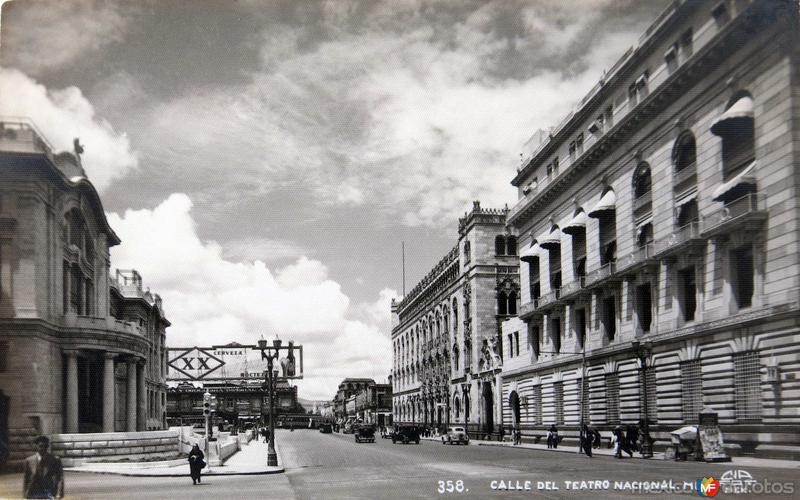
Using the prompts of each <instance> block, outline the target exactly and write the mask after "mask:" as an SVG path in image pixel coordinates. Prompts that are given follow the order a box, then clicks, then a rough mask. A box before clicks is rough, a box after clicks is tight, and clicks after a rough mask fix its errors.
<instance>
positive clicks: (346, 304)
mask: <svg viewBox="0 0 800 500" xmlns="http://www.w3.org/2000/svg"><path fill="white" fill-rule="evenodd" d="M191 210H192V201H191V200H190V198H189V197H188V196H186V195H184V194H173V195H171V196H170V197H169V198H168V199H167V200H165V201H164V202H162V203H161V204H160V205H158V206H157V207H155V208H153V209H142V210H127V211H126V212H125V213H124V214H121V215H120V214H116V213H110V214H108V218H109V222H110V223H111V225H112V227H113V228H114V230H115V231H116V232H117V234H118V235H119V236H120V237H121V239H122V244H121V245H119V246H117V247H114V248H112V251H111V258H112V265H113V266H114V267H115V268H118V269H127V268H135V269H137V270H138V271H139V272H140V273H141V274H142V276H143V279H144V281H145V284H146V286H148V287H150V288H151V289H152V290H153V291H154V292H156V293H159V294H160V295H161V296H162V298H163V299H164V307H165V310H166V312H167V316H168V318H169V320H170V321H171V322H172V326H171V327H170V328H169V330H168V331H167V338H168V345H173V346H191V345H200V346H203V345H219V344H225V343H228V342H232V341H237V342H240V343H251V344H252V343H255V342H256V341H257V340H258V339H259V338H260V337H261V336H262V335H263V336H264V337H265V338H272V337H274V336H275V335H279V336H280V338H282V339H286V340H288V339H293V340H294V341H295V342H296V343H297V344H303V345H304V361H305V370H306V374H307V377H306V380H304V381H303V382H302V387H301V390H302V391H303V397H310V398H325V399H327V398H330V397H332V395H333V392H335V389H336V386H337V384H338V383H339V382H340V381H341V379H342V378H344V377H348V376H375V377H378V378H383V377H385V376H386V375H388V371H389V369H390V368H391V351H390V341H389V335H390V324H389V301H390V300H391V298H392V297H396V292H393V291H391V290H383V291H382V292H381V293H380V296H379V297H378V298H377V299H376V301H375V302H374V303H370V304H356V305H351V303H350V300H349V298H348V297H347V296H346V295H345V294H344V293H343V292H342V289H341V287H340V286H339V284H338V283H336V282H334V281H332V280H331V279H330V278H329V277H328V275H327V268H326V267H325V265H324V264H323V263H321V262H319V261H317V260H313V259H309V258H307V257H305V256H301V257H299V258H298V259H297V260H296V261H295V262H294V263H293V264H290V265H288V266H285V267H282V268H280V269H277V270H274V271H273V270H270V269H269V268H267V266H266V265H265V264H264V262H262V261H259V260H255V261H245V262H233V261H230V260H227V259H226V258H225V257H224V256H223V255H224V254H223V249H222V247H221V246H220V245H218V244H217V243H215V242H210V241H202V240H201V239H200V238H199V236H198V235H197V231H196V224H195V222H194V219H193V218H192V213H191ZM159 242H169V244H168V245H166V244H159ZM332 357H335V358H336V359H337V361H342V363H337V364H336V366H335V367H333V366H331V363H330V361H331V359H332Z"/></svg>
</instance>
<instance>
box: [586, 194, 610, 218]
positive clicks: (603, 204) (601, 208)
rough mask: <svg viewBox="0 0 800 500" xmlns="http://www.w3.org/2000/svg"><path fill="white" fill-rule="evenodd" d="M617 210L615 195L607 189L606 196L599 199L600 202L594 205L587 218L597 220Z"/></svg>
mask: <svg viewBox="0 0 800 500" xmlns="http://www.w3.org/2000/svg"><path fill="white" fill-rule="evenodd" d="M616 209H617V195H616V194H614V191H613V190H611V189H609V190H608V192H606V194H604V195H603V197H602V198H600V201H599V202H598V203H597V205H595V207H594V208H593V209H592V211H591V212H589V217H594V218H599V217H600V216H602V215H603V214H605V213H608V212H613V211H614V210H616Z"/></svg>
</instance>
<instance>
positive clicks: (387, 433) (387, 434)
mask: <svg viewBox="0 0 800 500" xmlns="http://www.w3.org/2000/svg"><path fill="white" fill-rule="evenodd" d="M393 433H394V427H392V426H387V427H384V428H383V429H381V437H382V438H383V439H391V437H392V434H393Z"/></svg>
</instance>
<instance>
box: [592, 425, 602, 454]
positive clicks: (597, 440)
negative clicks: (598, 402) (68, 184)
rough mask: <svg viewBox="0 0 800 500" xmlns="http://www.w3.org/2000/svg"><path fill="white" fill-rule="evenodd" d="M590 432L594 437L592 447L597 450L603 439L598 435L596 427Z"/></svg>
mask: <svg viewBox="0 0 800 500" xmlns="http://www.w3.org/2000/svg"><path fill="white" fill-rule="evenodd" d="M591 430H592V433H593V435H594V443H593V444H594V447H595V448H597V449H598V450H599V449H600V446H602V444H603V437H602V436H601V435H600V431H598V430H597V427H592V428H591Z"/></svg>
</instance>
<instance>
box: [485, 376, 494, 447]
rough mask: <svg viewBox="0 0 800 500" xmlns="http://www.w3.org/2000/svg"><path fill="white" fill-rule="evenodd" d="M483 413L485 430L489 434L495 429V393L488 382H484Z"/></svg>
mask: <svg viewBox="0 0 800 500" xmlns="http://www.w3.org/2000/svg"><path fill="white" fill-rule="evenodd" d="M483 414H484V419H483V424H484V426H483V431H484V432H486V433H487V434H489V433H491V432H493V431H494V395H493V394H492V384H490V383H488V382H484V383H483Z"/></svg>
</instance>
